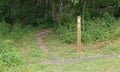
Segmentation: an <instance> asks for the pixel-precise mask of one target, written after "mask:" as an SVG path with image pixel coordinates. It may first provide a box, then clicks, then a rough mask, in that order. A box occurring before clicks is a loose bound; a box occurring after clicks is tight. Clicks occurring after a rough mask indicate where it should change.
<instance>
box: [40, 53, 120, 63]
mask: <svg viewBox="0 0 120 72" xmlns="http://www.w3.org/2000/svg"><path fill="white" fill-rule="evenodd" d="M109 57H118V58H120V54H110V55H97V56H88V57H83V58H74V59H66V60H62V59H56V60H49V61H44V62H42V63H41V64H66V63H74V62H78V61H82V60H91V59H99V58H109Z"/></svg>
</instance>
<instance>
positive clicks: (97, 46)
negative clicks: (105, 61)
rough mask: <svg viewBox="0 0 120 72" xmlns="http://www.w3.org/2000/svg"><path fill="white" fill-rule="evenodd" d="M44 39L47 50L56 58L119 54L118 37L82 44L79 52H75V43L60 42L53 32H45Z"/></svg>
mask: <svg viewBox="0 0 120 72" xmlns="http://www.w3.org/2000/svg"><path fill="white" fill-rule="evenodd" d="M44 40H45V43H46V45H47V47H48V48H49V51H50V52H52V53H53V54H54V56H55V57H56V58H64V59H66V58H76V57H85V56H90V55H101V54H102V55H104V54H120V45H119V43H120V39H117V40H109V41H103V42H96V43H94V44H89V45H82V52H81V53H80V54H78V53H76V45H75V44H71V45H70V44H66V43H63V42H61V41H60V40H59V39H58V37H57V36H56V35H55V34H54V33H53V32H51V33H49V34H47V35H46V36H45V37H44Z"/></svg>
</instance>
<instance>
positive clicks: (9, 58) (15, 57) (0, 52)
mask: <svg viewBox="0 0 120 72" xmlns="http://www.w3.org/2000/svg"><path fill="white" fill-rule="evenodd" d="M32 30H33V28H32V27H31V26H24V27H23V26H21V25H20V24H19V23H16V24H14V25H10V24H7V23H5V22H1V23H0V71H1V72H3V70H4V68H6V67H11V66H16V65H20V64H22V63H23V59H22V57H21V55H20V54H19V52H18V51H17V49H16V45H15V43H16V42H17V40H19V39H20V38H22V37H23V36H24V35H26V34H27V33H29V32H31V31H32Z"/></svg>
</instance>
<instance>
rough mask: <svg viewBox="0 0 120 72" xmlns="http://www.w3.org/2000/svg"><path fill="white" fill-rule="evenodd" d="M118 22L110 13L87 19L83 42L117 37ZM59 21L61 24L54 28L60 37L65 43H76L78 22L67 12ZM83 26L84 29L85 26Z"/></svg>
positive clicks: (82, 34)
mask: <svg viewBox="0 0 120 72" xmlns="http://www.w3.org/2000/svg"><path fill="white" fill-rule="evenodd" d="M60 22H61V23H60ZM117 22H118V21H117V20H116V19H115V18H114V17H112V16H111V15H109V14H108V13H104V14H103V15H102V16H101V17H99V18H92V19H85V28H84V31H83V30H82V33H81V37H82V43H85V44H87V43H92V42H95V41H104V40H111V39H116V38H117V37H118V36H119V35H120V33H119V27H120V26H119V24H117ZM58 23H59V24H60V25H59V26H58V27H56V28H55V29H54V31H55V33H56V34H57V35H58V37H59V38H60V39H61V40H62V41H63V42H65V43H75V42H76V40H77V38H76V37H77V36H76V35H77V33H76V32H77V23H76V22H75V21H73V19H72V17H71V16H70V15H68V14H65V15H63V16H62V17H61V18H60V19H59V20H58ZM81 27H82V29H83V26H81Z"/></svg>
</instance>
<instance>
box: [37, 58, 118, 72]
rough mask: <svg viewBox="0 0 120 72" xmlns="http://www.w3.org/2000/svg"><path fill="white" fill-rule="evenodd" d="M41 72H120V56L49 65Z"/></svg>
mask: <svg viewBox="0 0 120 72" xmlns="http://www.w3.org/2000/svg"><path fill="white" fill-rule="evenodd" d="M39 72H120V58H117V57H113V58H103V59H94V60H88V61H81V62H77V63H70V64H61V65H49V66H48V67H46V68H45V69H43V70H41V71H39Z"/></svg>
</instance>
